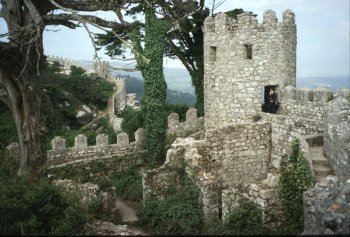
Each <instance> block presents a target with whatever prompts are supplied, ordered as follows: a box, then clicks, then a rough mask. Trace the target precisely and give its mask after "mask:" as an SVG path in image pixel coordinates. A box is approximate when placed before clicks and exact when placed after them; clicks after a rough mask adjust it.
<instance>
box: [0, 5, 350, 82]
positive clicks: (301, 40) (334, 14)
mask: <svg viewBox="0 0 350 237" xmlns="http://www.w3.org/2000/svg"><path fill="white" fill-rule="evenodd" d="M206 2H207V5H208V6H211V3H212V1H211V0H207V1H206ZM234 8H243V10H245V11H252V12H254V13H255V14H258V17H257V18H258V22H259V23H261V22H262V16H263V12H264V11H265V10H268V9H271V10H274V11H275V12H276V16H277V18H278V20H279V21H281V20H282V13H283V12H284V11H285V10H286V9H291V10H292V11H293V12H294V13H295V17H296V24H297V77H308V76H341V75H342V76H344V75H350V68H349V64H350V62H349V52H350V49H349V35H350V30H349V15H350V13H349V8H350V7H349V0H226V2H225V3H224V4H222V5H221V6H220V8H218V9H217V10H216V12H220V11H227V10H231V9H234ZM97 15H99V16H101V17H102V18H106V19H111V18H114V19H116V18H115V17H114V14H113V13H111V12H108V13H102V14H101V13H97ZM48 29H54V30H57V29H60V31H59V32H52V31H46V32H45V33H44V50H45V54H46V55H56V56H60V57H67V58H71V59H74V60H93V55H94V53H93V48H92V46H91V42H90V39H89V37H88V35H87V33H86V32H85V31H84V29H82V28H81V29H78V30H70V29H67V28H65V27H49V28H48ZM4 31H6V27H5V24H4V21H3V19H1V18H0V33H4ZM99 56H100V57H102V58H103V60H107V61H109V60H110V59H109V58H108V56H106V55H104V54H103V51H101V52H100V53H99ZM164 62H165V67H183V66H182V64H181V62H180V61H174V60H170V59H165V61H164Z"/></svg>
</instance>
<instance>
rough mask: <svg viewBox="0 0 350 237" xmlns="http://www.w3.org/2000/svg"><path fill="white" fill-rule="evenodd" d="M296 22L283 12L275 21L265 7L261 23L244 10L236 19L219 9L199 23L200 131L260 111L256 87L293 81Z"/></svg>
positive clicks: (259, 90) (261, 96) (242, 119)
mask: <svg viewBox="0 0 350 237" xmlns="http://www.w3.org/2000/svg"><path fill="white" fill-rule="evenodd" d="M296 37H297V35H296V24H295V16H294V13H293V12H292V11H290V10H286V11H285V12H284V13H283V16H282V20H281V21H279V20H278V18H277V17H276V13H275V12H274V11H272V10H267V11H265V12H264V13H263V22H261V23H259V22H258V21H257V19H256V15H255V14H253V13H251V12H245V13H242V14H239V15H238V16H237V20H235V19H234V18H231V17H229V16H227V15H226V14H225V13H220V14H218V15H217V16H216V17H207V18H206V20H205V22H204V97H205V98H204V110H205V120H204V124H205V129H212V128H218V127H219V126H221V125H223V124H229V123H231V122H237V121H238V122H248V120H249V119H250V118H251V117H252V116H254V114H256V113H259V112H261V104H262V102H263V101H264V94H263V93H262V91H263V90H264V89H265V88H268V87H273V88H275V89H276V91H277V92H279V90H280V89H281V88H284V87H286V86H288V85H291V86H295V85H296V80H295V78H296V43H297V41H296V40H297V38H296Z"/></svg>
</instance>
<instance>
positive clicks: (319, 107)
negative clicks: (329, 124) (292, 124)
mask: <svg viewBox="0 0 350 237" xmlns="http://www.w3.org/2000/svg"><path fill="white" fill-rule="evenodd" d="M332 99H333V93H332V91H331V90H330V89H329V88H328V87H319V88H317V89H316V90H310V89H308V88H302V89H296V88H295V87H293V86H291V85H289V86H287V87H285V88H283V89H282V90H281V96H280V98H279V101H280V109H279V111H278V113H279V114H284V115H290V116H293V117H301V118H305V119H312V120H317V121H323V116H324V110H325V107H326V105H327V103H328V102H329V101H331V100H332Z"/></svg>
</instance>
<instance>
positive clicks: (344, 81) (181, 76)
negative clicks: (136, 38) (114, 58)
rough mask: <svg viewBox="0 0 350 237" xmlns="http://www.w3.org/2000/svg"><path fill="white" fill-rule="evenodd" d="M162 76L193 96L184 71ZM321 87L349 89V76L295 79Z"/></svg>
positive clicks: (167, 71)
mask: <svg viewBox="0 0 350 237" xmlns="http://www.w3.org/2000/svg"><path fill="white" fill-rule="evenodd" d="M83 63H85V64H88V62H86V61H84V62H83ZM91 63H92V62H91ZM111 65H112V66H122V65H121V64H120V63H117V62H112V63H111ZM115 73H116V74H119V75H123V76H130V77H136V78H139V79H140V80H142V76H141V73H140V72H124V71H115ZM164 75H165V80H166V82H167V85H168V89H170V90H178V91H181V92H188V93H190V94H194V91H193V86H192V84H191V77H190V75H189V73H188V72H187V70H186V69H183V68H166V67H165V68H164ZM322 85H324V86H328V87H330V88H331V89H332V90H333V91H336V90H338V89H340V88H349V89H350V76H349V75H344V76H323V77H298V78H297V79H296V86H297V88H301V87H305V86H307V87H309V88H310V89H316V88H317V87H319V86H322Z"/></svg>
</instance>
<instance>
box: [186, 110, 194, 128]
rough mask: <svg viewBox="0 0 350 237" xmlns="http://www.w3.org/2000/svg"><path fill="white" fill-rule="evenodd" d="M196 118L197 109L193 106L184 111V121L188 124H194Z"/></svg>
mask: <svg viewBox="0 0 350 237" xmlns="http://www.w3.org/2000/svg"><path fill="white" fill-rule="evenodd" d="M196 120H197V109H195V108H190V109H189V110H187V112H186V122H187V123H190V124H194V125H195V124H196Z"/></svg>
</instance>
